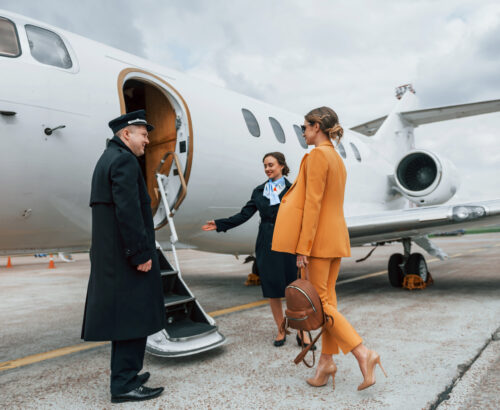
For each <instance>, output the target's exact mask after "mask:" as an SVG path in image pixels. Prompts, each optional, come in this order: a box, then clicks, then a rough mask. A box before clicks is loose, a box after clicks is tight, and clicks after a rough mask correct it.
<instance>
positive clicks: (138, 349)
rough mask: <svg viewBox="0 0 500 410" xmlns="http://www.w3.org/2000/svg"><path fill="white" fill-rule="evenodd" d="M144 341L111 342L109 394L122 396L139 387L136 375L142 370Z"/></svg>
mask: <svg viewBox="0 0 500 410" xmlns="http://www.w3.org/2000/svg"><path fill="white" fill-rule="evenodd" d="M146 339H147V338H145V337H142V338H140V339H132V340H119V341H113V342H111V394H112V395H117V394H124V393H128V392H129V391H131V390H134V389H136V388H137V387H139V386H140V385H141V383H140V382H139V379H138V378H137V374H138V373H139V372H140V371H141V369H142V364H143V362H144V351H145V348H146Z"/></svg>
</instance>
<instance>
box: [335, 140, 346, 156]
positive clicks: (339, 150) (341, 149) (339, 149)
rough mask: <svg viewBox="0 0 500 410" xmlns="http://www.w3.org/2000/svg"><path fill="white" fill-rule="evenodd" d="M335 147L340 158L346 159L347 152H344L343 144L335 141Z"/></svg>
mask: <svg viewBox="0 0 500 410" xmlns="http://www.w3.org/2000/svg"><path fill="white" fill-rule="evenodd" d="M336 148H337V151H338V152H339V153H340V155H341V156H342V158H344V159H346V158H347V154H346V153H345V148H344V145H342V143H341V142H340V141H339V142H338V143H337V147H336Z"/></svg>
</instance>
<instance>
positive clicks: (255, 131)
mask: <svg viewBox="0 0 500 410" xmlns="http://www.w3.org/2000/svg"><path fill="white" fill-rule="evenodd" d="M241 112H242V113H243V118H244V119H245V123H246V124H247V128H248V132H250V134H252V135H253V136H254V137H260V127H259V123H258V122H257V118H255V115H253V114H252V112H251V111H250V110H247V109H246V108H242V109H241Z"/></svg>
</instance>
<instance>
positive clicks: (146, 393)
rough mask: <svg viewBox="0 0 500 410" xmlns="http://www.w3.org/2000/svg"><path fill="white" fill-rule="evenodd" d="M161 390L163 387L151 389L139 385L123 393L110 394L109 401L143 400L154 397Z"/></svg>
mask: <svg viewBox="0 0 500 410" xmlns="http://www.w3.org/2000/svg"><path fill="white" fill-rule="evenodd" d="M162 392H163V387H156V388H154V389H151V388H149V387H146V386H139V387H138V388H137V389H134V390H132V391H129V392H128V393H125V394H117V395H115V396H111V403H123V402H125V401H143V400H149V399H154V398H155V397H158V396H159V395H160V394H161V393H162Z"/></svg>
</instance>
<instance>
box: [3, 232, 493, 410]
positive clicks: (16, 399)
mask: <svg viewBox="0 0 500 410" xmlns="http://www.w3.org/2000/svg"><path fill="white" fill-rule="evenodd" d="M434 241H435V243H436V244H438V245H439V246H440V247H442V248H443V249H444V250H445V251H446V252H447V253H448V254H449V255H450V258H449V259H448V260H446V261H438V260H436V259H435V258H434V257H431V256H428V255H427V256H426V258H427V261H428V264H429V269H430V271H431V273H432V276H433V278H434V281H435V283H434V284H433V285H432V286H430V287H429V288H427V289H425V290H414V291H407V290H403V289H396V288H392V287H391V286H390V285H389V282H388V279H387V274H386V268H387V261H388V258H389V256H390V255H391V254H392V253H395V252H401V250H402V246H401V245H400V244H393V245H387V246H384V247H379V248H378V249H377V250H376V251H375V252H374V254H373V255H372V256H371V257H370V258H369V259H368V260H366V261H364V262H361V263H356V262H355V260H356V259H358V258H361V257H362V256H364V255H365V254H366V253H368V251H369V250H370V248H369V247H362V248H354V249H353V256H352V257H351V258H346V259H344V260H343V262H342V268H341V274H340V277H339V281H338V283H337V296H338V300H339V310H340V311H341V312H342V313H343V314H344V315H345V316H346V317H347V318H348V319H349V320H350V322H351V323H352V325H353V326H354V327H355V328H356V330H357V331H358V333H360V335H361V336H362V337H363V339H364V343H365V344H366V345H367V346H368V347H369V348H371V349H375V350H376V351H377V352H378V353H379V354H380V356H381V360H382V364H383V366H384V368H385V370H386V371H387V373H388V378H385V377H384V376H383V374H382V372H381V371H380V370H378V369H377V372H376V377H377V382H376V384H375V385H374V386H372V387H370V388H369V389H367V390H364V391H362V392H358V391H357V386H358V384H359V383H361V381H362V377H361V373H360V371H359V369H358V367H357V363H356V361H355V359H354V358H353V356H352V355H351V354H348V355H345V356H344V355H342V354H341V355H339V356H335V361H336V363H337V366H338V372H337V376H336V388H335V390H333V389H332V384H331V380H330V382H329V384H328V385H327V386H325V387H322V388H313V387H310V386H309V385H307V383H306V382H305V380H306V379H307V378H308V377H310V376H311V375H312V374H313V371H312V370H311V369H308V368H307V367H305V366H304V365H303V364H301V365H298V366H296V365H295V364H294V363H293V358H294V357H295V355H296V354H297V353H298V351H299V348H298V346H297V344H296V343H295V340H294V335H291V336H289V337H288V339H287V342H286V344H285V346H283V347H280V348H276V347H274V346H273V345H272V341H273V339H274V337H275V336H276V328H275V325H274V323H273V320H272V316H271V312H270V309H269V307H268V306H267V305H266V304H262V305H259V303H252V302H259V301H261V300H262V294H261V290H260V287H256V286H252V287H246V286H244V285H243V282H244V281H245V279H246V275H247V274H248V273H249V272H250V268H251V266H250V265H249V264H247V265H244V264H243V263H242V261H243V258H240V260H236V258H235V257H234V256H231V255H215V254H209V253H203V252H199V251H194V250H181V251H179V258H180V263H181V269H182V272H183V277H184V279H185V280H186V282H187V284H188V285H189V286H190V288H191V290H192V292H193V293H194V294H195V296H196V297H197V298H198V299H199V301H200V302H201V304H202V306H203V307H204V308H205V310H206V311H207V312H216V311H219V313H217V314H216V317H215V319H216V321H217V324H218V326H219V330H220V332H221V333H223V334H224V335H225V336H226V337H227V343H226V345H224V346H223V347H221V348H218V349H215V350H212V351H209V352H205V353H201V354H199V355H195V356H190V357H186V358H177V359H162V358H158V357H153V356H150V355H146V359H145V365H144V370H145V371H149V372H151V379H150V381H149V382H148V384H147V385H148V386H153V387H155V386H165V392H164V393H163V394H162V396H160V397H159V398H157V399H154V400H150V401H146V402H142V403H126V404H117V405H112V404H111V403H110V393H109V357H110V347H109V344H102V345H99V346H95V345H89V344H86V343H83V342H82V341H81V340H80V328H81V321H82V315H83V306H84V302H85V294H86V288H87V281H88V275H89V260H88V255H87V254H78V255H74V259H75V262H73V263H65V262H60V261H57V260H56V269H47V266H48V264H49V261H48V258H45V259H38V258H37V259H35V258H34V257H32V256H23V257H14V258H12V263H13V268H11V269H7V268H5V264H6V258H0V263H1V267H0V408H1V409H35V408H36V409H39V408H42V409H45V408H64V409H95V408H100V409H110V408H117V407H120V408H123V409H136V408H145V409H167V408H168V409H240V408H241V409H254V408H255V409H270V408H272V409H285V408H286V409H312V408H314V409H378V408H384V409H423V408H425V409H436V408H438V409H476V408H477V409H498V408H500V391H499V387H498V386H500V330H499V329H500V298H499V296H500V274H499V265H500V234H498V233H493V234H479V235H465V236H462V237H441V238H435V239H434ZM413 251H414V252H422V253H424V252H423V251H421V250H420V248H418V247H417V246H414V247H413ZM248 304H250V306H256V305H257V307H253V308H249V307H248V306H249V305H248ZM231 307H235V309H234V311H233V312H232V313H227V314H221V313H220V310H221V309H226V308H231Z"/></svg>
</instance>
